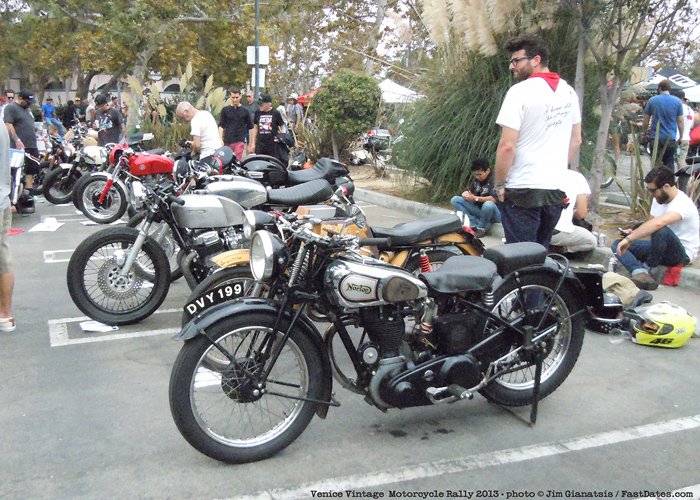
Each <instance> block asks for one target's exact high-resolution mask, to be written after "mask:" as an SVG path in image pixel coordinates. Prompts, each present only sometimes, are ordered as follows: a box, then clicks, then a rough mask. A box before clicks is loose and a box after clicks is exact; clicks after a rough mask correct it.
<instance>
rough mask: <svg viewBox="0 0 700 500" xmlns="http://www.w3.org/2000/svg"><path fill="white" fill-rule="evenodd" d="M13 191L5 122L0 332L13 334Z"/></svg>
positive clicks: (0, 138)
mask: <svg viewBox="0 0 700 500" xmlns="http://www.w3.org/2000/svg"><path fill="white" fill-rule="evenodd" d="M11 189H12V180H11V175H10V134H8V132H7V127H6V126H5V123H4V122H3V123H2V124H0V332H11V331H14V329H15V319H14V318H13V317H12V311H11V309H12V291H13V290H14V287H15V275H14V273H13V272H12V256H11V255H10V247H9V246H8V241H7V240H8V238H9V236H10V234H9V233H10V226H11V225H12V204H11V203H10V192H11Z"/></svg>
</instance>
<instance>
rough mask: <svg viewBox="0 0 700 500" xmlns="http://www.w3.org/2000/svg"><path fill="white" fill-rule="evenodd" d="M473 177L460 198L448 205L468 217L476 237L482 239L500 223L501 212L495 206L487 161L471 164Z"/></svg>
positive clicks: (455, 197)
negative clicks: (474, 228) (493, 226)
mask: <svg viewBox="0 0 700 500" xmlns="http://www.w3.org/2000/svg"><path fill="white" fill-rule="evenodd" d="M472 173H473V174H474V177H473V178H472V182H471V184H470V186H469V191H465V192H463V193H462V195H461V196H454V197H453V198H452V200H450V203H452V206H453V207H454V209H455V210H458V211H460V212H464V213H465V214H467V215H468V216H469V225H470V226H471V227H476V236H477V237H478V238H483V237H484V236H485V235H486V233H487V232H488V230H489V229H490V228H491V225H492V224H493V223H494V222H501V212H500V211H499V210H498V207H497V206H496V198H495V195H494V184H493V183H494V174H493V172H491V168H490V167H489V162H488V160H485V159H483V158H479V159H477V160H474V161H473V162H472Z"/></svg>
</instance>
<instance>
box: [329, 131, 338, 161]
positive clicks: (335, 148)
mask: <svg viewBox="0 0 700 500" xmlns="http://www.w3.org/2000/svg"><path fill="white" fill-rule="evenodd" d="M331 143H332V144H333V159H334V160H335V161H340V155H339V153H338V143H337V141H336V140H335V134H334V133H333V132H331Z"/></svg>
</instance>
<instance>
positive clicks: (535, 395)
mask: <svg viewBox="0 0 700 500" xmlns="http://www.w3.org/2000/svg"><path fill="white" fill-rule="evenodd" d="M542 361H544V360H543V356H542V348H541V346H537V353H536V354H535V384H534V386H533V388H532V407H531V409H530V427H534V426H535V424H536V423H537V405H538V403H539V401H540V381H541V380H542Z"/></svg>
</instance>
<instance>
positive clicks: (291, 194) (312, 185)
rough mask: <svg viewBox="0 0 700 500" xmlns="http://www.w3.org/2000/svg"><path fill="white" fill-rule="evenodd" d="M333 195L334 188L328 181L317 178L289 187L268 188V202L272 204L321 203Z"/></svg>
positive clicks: (289, 205) (292, 205) (291, 205)
mask: <svg viewBox="0 0 700 500" xmlns="http://www.w3.org/2000/svg"><path fill="white" fill-rule="evenodd" d="M332 195H333V188H332V187H331V185H330V184H328V181H326V180H324V179H317V180H315V181H311V182H306V183H304V184H299V185H298V186H292V187H288V188H280V189H270V188H268V190H267V202H268V203H270V204H272V205H285V206H288V207H295V206H297V205H306V204H313V203H321V202H323V201H326V200H327V199H328V198H330V197H331V196H332Z"/></svg>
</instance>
